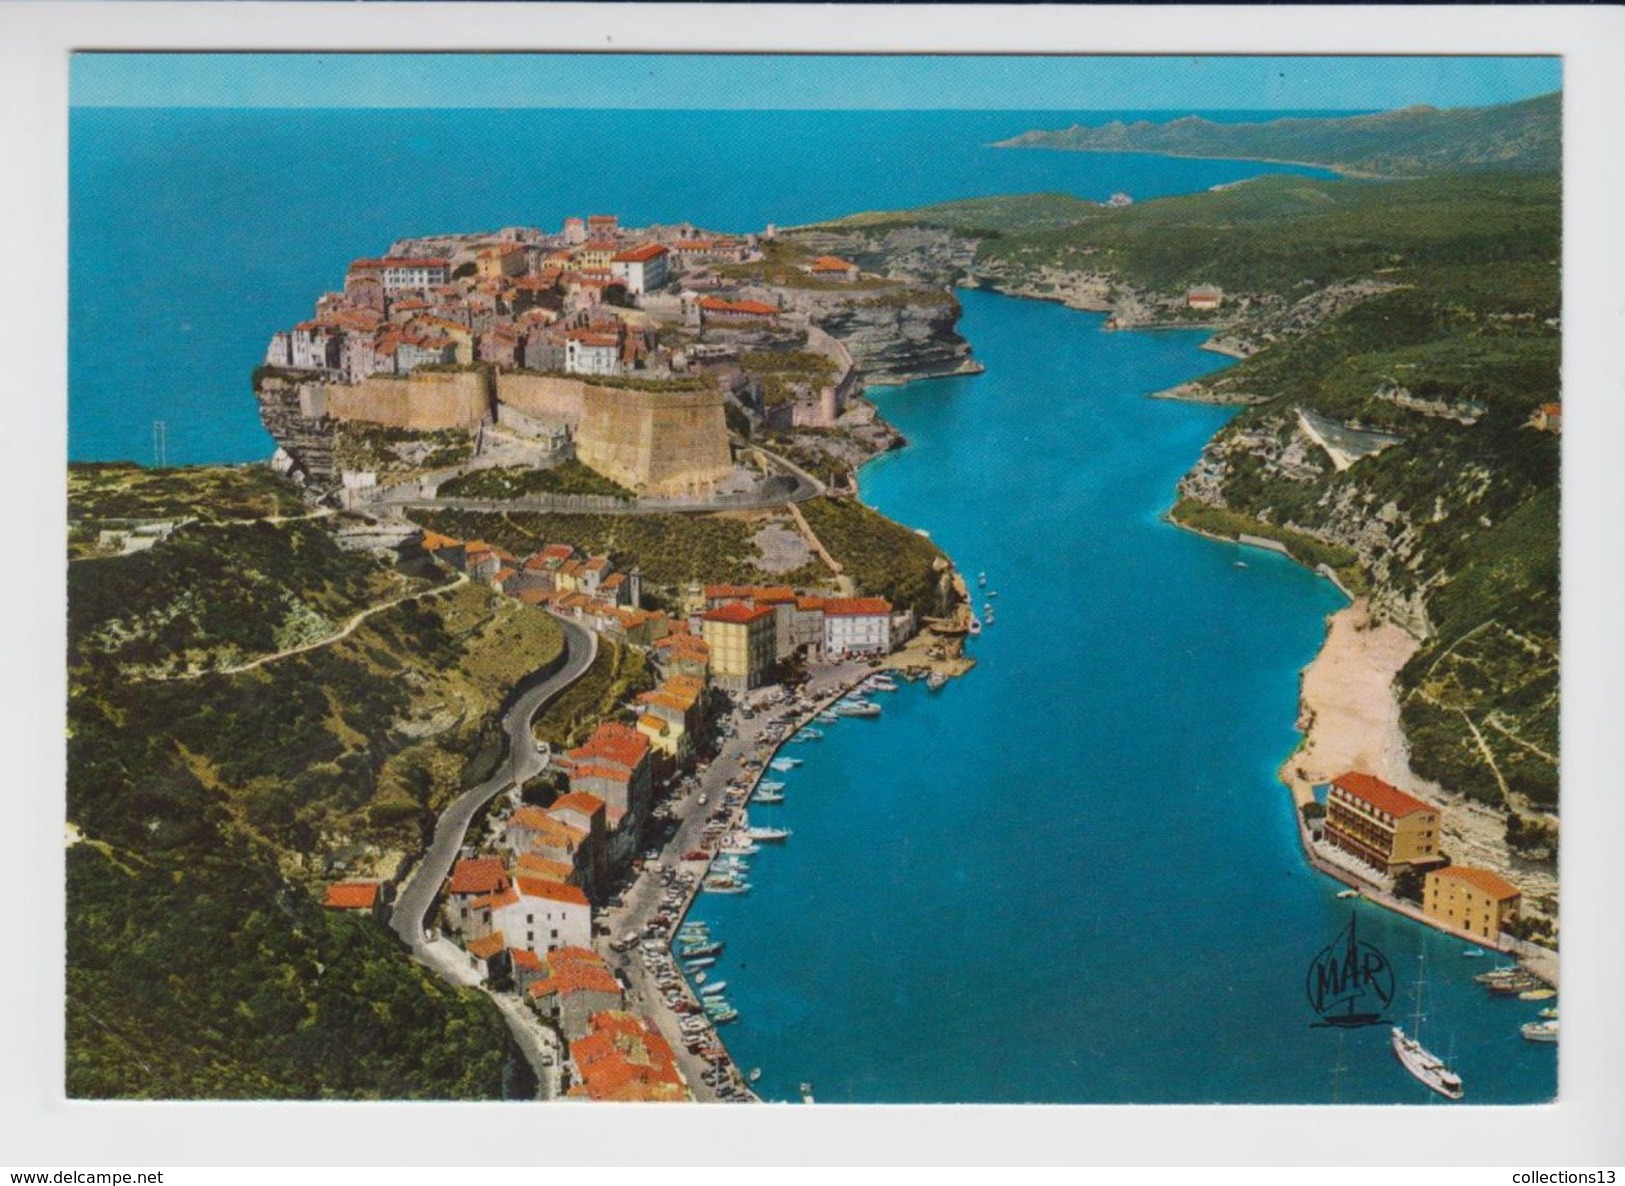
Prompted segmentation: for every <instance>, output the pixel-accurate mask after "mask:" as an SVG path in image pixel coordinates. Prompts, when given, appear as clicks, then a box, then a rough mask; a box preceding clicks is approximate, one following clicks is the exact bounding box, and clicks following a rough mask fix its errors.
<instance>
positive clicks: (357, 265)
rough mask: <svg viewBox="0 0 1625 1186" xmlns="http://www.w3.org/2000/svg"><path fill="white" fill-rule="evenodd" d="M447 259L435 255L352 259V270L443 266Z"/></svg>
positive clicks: (445, 264)
mask: <svg viewBox="0 0 1625 1186" xmlns="http://www.w3.org/2000/svg"><path fill="white" fill-rule="evenodd" d="M446 266H447V261H446V260H443V259H437V258H435V257H433V256H412V255H399V256H385V257H384V258H383V259H358V260H352V261H351V263H350V270H351V271H357V270H369V271H370V270H372V269H375V268H443V267H446Z"/></svg>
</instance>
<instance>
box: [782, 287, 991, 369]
mask: <svg viewBox="0 0 1625 1186" xmlns="http://www.w3.org/2000/svg"><path fill="white" fill-rule="evenodd" d="M787 302H788V303H793V306H794V307H795V308H797V309H799V310H801V311H803V312H805V313H806V315H807V316H808V318H809V319H810V320H811V321H812V323H813V324H814V325H816V326H818V327H819V328H820V329H822V330H823V331H824V332H825V333H827V334H829V335H830V336H831V337H833V338H836V339H838V340H839V341H840V342H841V344H842V345H843V346H845V347H846V349H847V351H848V352H849V353H850V354H851V355H852V360H853V362H855V363H856V364H857V368H858V373H859V374H860V375H861V376H862V377H863V379H864V381H865V382H866V383H868V384H870V385H886V384H895V383H907V382H909V381H911V380H914V379H927V378H934V377H937V376H941V375H959V374H970V373H974V372H977V371H980V370H981V369H982V368H981V366H980V365H979V364H977V363H976V362H975V361H973V360H972V358H971V348H970V343H968V342H967V341H965V339H964V338H962V337H960V335H959V330H958V323H959V313H960V308H959V302H958V301H957V300H955V299H954V297H953V294H952V293H950V292H947V291H945V290H943V289H940V288H933V287H926V286H920V287H911V288H906V289H901V290H887V291H885V292H882V293H878V294H876V293H863V292H853V293H850V294H847V293H831V292H824V291H817V292H809V291H792V292H791V293H787Z"/></svg>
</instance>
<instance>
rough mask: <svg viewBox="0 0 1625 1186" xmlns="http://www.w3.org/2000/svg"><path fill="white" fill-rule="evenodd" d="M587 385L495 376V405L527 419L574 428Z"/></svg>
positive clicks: (551, 377)
mask: <svg viewBox="0 0 1625 1186" xmlns="http://www.w3.org/2000/svg"><path fill="white" fill-rule="evenodd" d="M586 392H587V384H586V383H584V382H582V381H581V380H580V379H565V378H561V377H560V376H558V375H528V374H522V373H515V372H513V371H503V372H502V373H501V374H499V375H498V376H497V403H499V404H502V405H505V406H507V407H510V408H513V409H514V410H515V411H518V412H521V413H523V414H524V415H526V416H530V417H533V418H535V419H537V420H543V421H548V422H551V423H556V424H565V425H568V426H569V427H570V428H572V429H573V428H575V427H576V425H578V424H580V423H581V406H582V401H583V399H584V398H585V397H586Z"/></svg>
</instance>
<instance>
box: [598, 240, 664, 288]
mask: <svg viewBox="0 0 1625 1186" xmlns="http://www.w3.org/2000/svg"><path fill="white" fill-rule="evenodd" d="M670 258H671V252H670V251H668V250H667V249H666V248H664V247H662V246H661V245H660V244H659V243H644V244H642V245H641V246H638V247H632V248H628V249H627V250H626V251H622V252H620V253H618V254H617V255H616V256H615V257H614V258H613V259H612V260H610V261H609V274H610V275H611V276H613V277H614V278H615V279H617V280H619V281H620V282H621V283H622V284H624V285H626V291H627V292H629V293H632V294H633V295H635V296H642V295H643V294H644V293H646V292H652V291H653V290H654V289H657V288H660V287H661V286H663V285H664V284H665V283H666V279H667V277H668V275H669V272H668V271H667V264H668V261H669V260H670Z"/></svg>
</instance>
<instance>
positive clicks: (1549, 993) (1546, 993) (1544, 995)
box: [1518, 988, 1557, 1001]
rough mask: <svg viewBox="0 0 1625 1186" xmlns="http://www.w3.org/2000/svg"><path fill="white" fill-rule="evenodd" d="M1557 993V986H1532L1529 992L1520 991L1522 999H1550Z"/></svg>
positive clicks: (1519, 996)
mask: <svg viewBox="0 0 1625 1186" xmlns="http://www.w3.org/2000/svg"><path fill="white" fill-rule="evenodd" d="M1556 995H1557V990H1556V989H1555V988H1531V989H1529V990H1528V991H1527V992H1520V993H1519V994H1518V999H1519V1000H1520V1001H1549V1000H1551V999H1552V998H1553V997H1555V996H1556Z"/></svg>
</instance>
